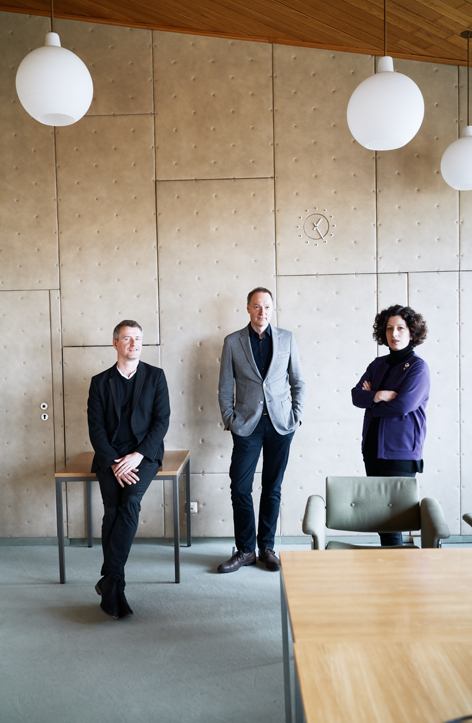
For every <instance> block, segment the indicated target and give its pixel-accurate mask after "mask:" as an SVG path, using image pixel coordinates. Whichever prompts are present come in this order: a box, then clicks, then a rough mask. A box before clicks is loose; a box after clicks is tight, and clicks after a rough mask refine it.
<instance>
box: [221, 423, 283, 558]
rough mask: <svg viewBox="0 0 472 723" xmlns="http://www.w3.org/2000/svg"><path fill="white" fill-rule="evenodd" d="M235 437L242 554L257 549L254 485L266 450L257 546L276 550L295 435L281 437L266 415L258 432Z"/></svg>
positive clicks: (234, 489)
mask: <svg viewBox="0 0 472 723" xmlns="http://www.w3.org/2000/svg"><path fill="white" fill-rule="evenodd" d="M231 434H232V436H233V454H232V457H231V466H230V468H229V476H230V478H231V501H232V503H233V519H234V537H235V541H236V547H237V548H238V550H240V551H241V552H253V551H254V550H255V549H256V523H255V517H254V506H253V503H252V485H253V481H254V473H255V471H256V466H257V462H258V460H259V457H260V454H261V451H262V454H263V464H262V492H261V501H260V507H259V524H258V530H257V544H258V547H259V549H263V548H264V547H270V548H273V547H274V538H275V531H276V529H277V519H278V516H279V509H280V491H281V487H282V480H283V477H284V472H285V468H286V466H287V462H288V456H289V452H290V444H291V442H292V439H293V435H294V432H290V433H289V434H279V433H278V432H277V431H276V429H275V428H274V426H273V424H272V422H271V421H270V418H269V416H268V415H266V414H263V415H262V417H261V419H260V421H259V423H258V425H257V427H256V428H255V430H254V432H253V433H252V434H250V435H249V436H248V437H241V436H239V435H237V434H234V432H231Z"/></svg>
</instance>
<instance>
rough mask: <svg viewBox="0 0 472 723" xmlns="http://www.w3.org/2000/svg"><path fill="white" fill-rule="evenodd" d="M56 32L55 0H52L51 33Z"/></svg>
mask: <svg viewBox="0 0 472 723" xmlns="http://www.w3.org/2000/svg"><path fill="white" fill-rule="evenodd" d="M53 32H54V0H51V33H53Z"/></svg>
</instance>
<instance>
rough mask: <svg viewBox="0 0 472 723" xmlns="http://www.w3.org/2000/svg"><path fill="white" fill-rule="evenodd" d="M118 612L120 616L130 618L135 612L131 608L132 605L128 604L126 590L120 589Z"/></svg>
mask: <svg viewBox="0 0 472 723" xmlns="http://www.w3.org/2000/svg"><path fill="white" fill-rule="evenodd" d="M117 598H118V613H119V617H120V618H130V617H131V615H132V614H133V611H132V610H131V608H130V606H129V605H128V601H127V599H126V597H125V593H124V590H118V595H117Z"/></svg>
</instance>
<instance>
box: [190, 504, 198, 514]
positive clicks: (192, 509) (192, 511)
mask: <svg viewBox="0 0 472 723" xmlns="http://www.w3.org/2000/svg"><path fill="white" fill-rule="evenodd" d="M197 512H198V502H191V503H190V514H191V515H196V514H197Z"/></svg>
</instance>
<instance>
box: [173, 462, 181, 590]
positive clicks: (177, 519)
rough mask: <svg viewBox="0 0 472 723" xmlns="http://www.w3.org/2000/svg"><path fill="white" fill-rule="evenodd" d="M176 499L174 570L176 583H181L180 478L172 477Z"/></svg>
mask: <svg viewBox="0 0 472 723" xmlns="http://www.w3.org/2000/svg"><path fill="white" fill-rule="evenodd" d="M172 492H173V498H174V500H173V501H174V505H173V506H174V568H175V582H180V515H179V477H178V475H175V477H172Z"/></svg>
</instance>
